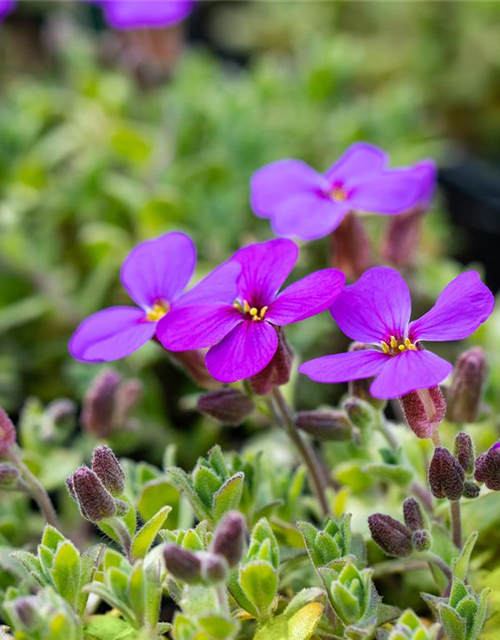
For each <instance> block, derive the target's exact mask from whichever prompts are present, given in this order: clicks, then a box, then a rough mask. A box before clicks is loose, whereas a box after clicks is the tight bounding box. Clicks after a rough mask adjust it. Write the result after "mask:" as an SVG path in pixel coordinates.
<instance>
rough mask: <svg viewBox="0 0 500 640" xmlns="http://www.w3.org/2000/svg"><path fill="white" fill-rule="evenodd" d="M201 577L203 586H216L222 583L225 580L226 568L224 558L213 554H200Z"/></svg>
mask: <svg viewBox="0 0 500 640" xmlns="http://www.w3.org/2000/svg"><path fill="white" fill-rule="evenodd" d="M198 556H199V557H200V558H201V576H202V579H203V582H204V583H205V584H208V585H210V584H216V583H217V582H223V581H224V580H226V578H227V574H228V566H227V562H226V560H225V558H223V557H222V556H217V555H215V554H213V553H205V552H200V553H198Z"/></svg>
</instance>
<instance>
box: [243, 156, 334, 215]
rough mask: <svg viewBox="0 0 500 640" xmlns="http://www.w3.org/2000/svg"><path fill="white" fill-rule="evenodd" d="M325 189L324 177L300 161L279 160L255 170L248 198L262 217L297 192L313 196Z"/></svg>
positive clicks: (326, 183)
mask: <svg viewBox="0 0 500 640" xmlns="http://www.w3.org/2000/svg"><path fill="white" fill-rule="evenodd" d="M327 189H328V182H327V181H326V180H325V178H324V177H323V176H322V175H321V174H320V173H318V172H317V171H314V169H311V167H309V166H308V165H307V164H305V162H301V161H300V160H278V162H272V163H271V164H268V165H267V166H265V167H263V168H262V169H259V170H258V171H256V172H255V173H254V174H253V176H252V179H251V183H250V191H251V195H250V201H251V205H252V209H253V210H254V212H255V214H256V215H258V216H260V217H261V218H269V217H272V216H274V215H275V213H276V209H277V207H279V206H280V205H282V204H283V203H284V202H286V201H287V200H288V199H289V198H292V197H295V196H296V195H298V194H309V195H314V194H316V193H319V192H322V191H324V190H327Z"/></svg>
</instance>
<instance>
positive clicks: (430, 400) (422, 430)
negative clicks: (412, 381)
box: [399, 387, 446, 439]
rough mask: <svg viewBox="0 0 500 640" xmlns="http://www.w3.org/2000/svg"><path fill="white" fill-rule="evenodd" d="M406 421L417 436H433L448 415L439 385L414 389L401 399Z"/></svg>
mask: <svg viewBox="0 0 500 640" xmlns="http://www.w3.org/2000/svg"><path fill="white" fill-rule="evenodd" d="M399 401H400V403H401V407H402V409H403V413H404V416H405V418H406V422H407V424H408V426H409V427H410V429H411V430H412V431H413V433H414V434H415V435H416V436H417V438H423V439H425V438H432V436H433V435H434V434H435V433H436V431H437V430H438V428H439V425H440V424H441V422H442V421H443V420H444V417H445V415H446V401H445V399H444V396H443V394H442V392H441V389H440V388H439V387H432V388H431V389H420V390H419V391H412V392H411V393H408V394H406V395H405V396H403V397H401V398H400V399H399Z"/></svg>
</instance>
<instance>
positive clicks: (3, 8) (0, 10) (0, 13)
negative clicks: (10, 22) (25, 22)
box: [0, 0, 16, 20]
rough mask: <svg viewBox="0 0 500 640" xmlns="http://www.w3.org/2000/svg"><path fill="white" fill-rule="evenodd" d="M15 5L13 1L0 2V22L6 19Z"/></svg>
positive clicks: (3, 0) (1, 0)
mask: <svg viewBox="0 0 500 640" xmlns="http://www.w3.org/2000/svg"><path fill="white" fill-rule="evenodd" d="M15 6H16V3H15V2H14V0H0V20H3V19H4V18H6V17H7V16H8V15H9V13H12V11H14V8H15Z"/></svg>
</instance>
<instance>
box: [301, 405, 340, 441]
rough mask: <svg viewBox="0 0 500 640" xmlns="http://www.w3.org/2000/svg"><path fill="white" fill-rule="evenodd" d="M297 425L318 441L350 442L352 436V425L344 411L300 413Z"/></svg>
mask: <svg viewBox="0 0 500 640" xmlns="http://www.w3.org/2000/svg"><path fill="white" fill-rule="evenodd" d="M295 424H296V426H297V428H298V429H300V430H301V431H304V432H305V433H308V434H309V435H310V436H312V437H313V438H317V439H318V440H334V441H339V440H349V438H350V437H351V434H352V424H351V422H350V421H349V419H348V417H347V415H346V414H345V412H344V411H335V410H334V411H319V410H318V411H299V412H298V413H297V414H296V416H295Z"/></svg>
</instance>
